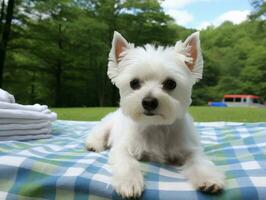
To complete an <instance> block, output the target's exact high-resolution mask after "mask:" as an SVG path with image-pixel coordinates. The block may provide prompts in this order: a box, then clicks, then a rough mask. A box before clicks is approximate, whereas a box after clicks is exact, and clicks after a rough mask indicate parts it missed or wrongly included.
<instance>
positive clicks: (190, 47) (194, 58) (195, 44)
mask: <svg viewBox="0 0 266 200" xmlns="http://www.w3.org/2000/svg"><path fill="white" fill-rule="evenodd" d="M183 46H184V48H185V52H184V53H185V55H186V56H187V57H189V60H188V61H186V62H185V63H186V65H187V67H188V68H189V69H190V71H191V72H192V74H193V76H194V77H195V79H196V80H198V79H201V78H202V72H203V59H202V53H201V47H200V34H199V32H195V33H193V34H191V35H190V36H189V37H188V38H187V39H186V40H185V42H184V43H183Z"/></svg>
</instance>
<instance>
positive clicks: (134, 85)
mask: <svg viewBox="0 0 266 200" xmlns="http://www.w3.org/2000/svg"><path fill="white" fill-rule="evenodd" d="M130 87H131V88H132V89H133V90H137V89H139V88H140V81H139V79H137V78H135V79H133V80H132V81H130Z"/></svg>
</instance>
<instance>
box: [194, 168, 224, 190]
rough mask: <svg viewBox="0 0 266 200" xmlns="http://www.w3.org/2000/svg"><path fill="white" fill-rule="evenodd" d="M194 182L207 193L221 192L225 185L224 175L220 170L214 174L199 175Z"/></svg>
mask: <svg viewBox="0 0 266 200" xmlns="http://www.w3.org/2000/svg"><path fill="white" fill-rule="evenodd" d="M193 182H194V183H193V184H194V186H195V187H196V188H197V189H198V190H200V191H202V192H206V193H218V192H221V191H222V190H223V188H224V185H225V181H224V175H223V174H222V173H221V172H218V171H216V172H215V173H213V174H205V175H199V176H197V180H195V179H194V181H193Z"/></svg>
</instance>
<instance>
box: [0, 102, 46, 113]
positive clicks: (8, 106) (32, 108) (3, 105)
mask: <svg viewBox="0 0 266 200" xmlns="http://www.w3.org/2000/svg"><path fill="white" fill-rule="evenodd" d="M0 109H12V110H14V109H17V110H28V111H38V112H42V111H46V110H47V109H48V107H47V106H45V105H42V106H41V105H40V104H34V105H21V104H17V103H7V102H1V101H0Z"/></svg>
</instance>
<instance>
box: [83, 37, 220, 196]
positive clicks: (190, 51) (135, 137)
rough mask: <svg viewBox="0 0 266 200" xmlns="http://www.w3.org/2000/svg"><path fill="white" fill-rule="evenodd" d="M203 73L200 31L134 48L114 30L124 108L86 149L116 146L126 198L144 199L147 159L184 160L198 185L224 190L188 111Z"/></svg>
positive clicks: (116, 173)
mask: <svg viewBox="0 0 266 200" xmlns="http://www.w3.org/2000/svg"><path fill="white" fill-rule="evenodd" d="M202 71H203V61H202V55H201V49H200V40H199V33H198V32H196V33H194V34H192V35H191V36H189V37H188V38H187V39H186V40H185V42H180V41H179V42H177V43H176V45H175V46H174V47H167V48H163V47H160V46H159V47H157V48H156V47H154V46H152V45H145V46H144V47H134V45H133V44H130V43H128V42H127V41H126V40H125V39H124V38H123V37H122V36H121V35H120V34H119V33H118V32H115V33H114V38H113V42H112V49H111V52H110V54H109V64H108V76H109V78H110V79H111V81H112V82H113V83H114V84H115V85H116V86H117V87H118V88H119V92H120V97H121V99H120V108H119V109H118V110H117V111H116V112H114V113H111V114H109V115H107V116H106V117H105V118H103V119H102V121H101V122H100V123H99V125H97V126H96V127H95V128H94V129H93V130H92V131H91V132H90V133H89V135H88V137H87V139H86V147H87V149H88V150H91V151H96V152H101V151H103V150H105V149H106V148H108V147H110V148H111V151H110V158H109V162H110V164H111V166H112V172H113V178H112V185H113V187H114V189H115V190H116V192H117V193H119V194H120V195H121V196H122V197H139V196H140V195H141V193H142V191H143V190H144V181H143V175H142V173H141V171H140V167H139V162H138V160H143V159H145V160H151V161H155V162H160V163H168V162H171V163H173V162H174V163H177V164H181V165H182V166H183V172H184V175H185V176H186V177H187V178H188V179H189V181H190V182H191V183H192V184H193V186H194V187H195V188H197V189H199V190H201V191H205V192H210V193H215V192H218V191H220V190H222V188H223V186H224V175H223V173H221V172H219V171H218V170H217V168H216V167H215V166H214V165H213V163H212V162H210V161H209V160H208V159H207V158H206V157H205V155H204V153H203V150H202V148H201V146H200V141H199V138H198V134H197V133H196V132H195V129H194V125H193V120H192V118H191V117H190V115H189V114H188V112H187V109H188V107H189V105H190V104H191V90H192V86H193V85H194V83H195V82H196V81H197V80H198V79H200V78H201V77H202Z"/></svg>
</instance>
